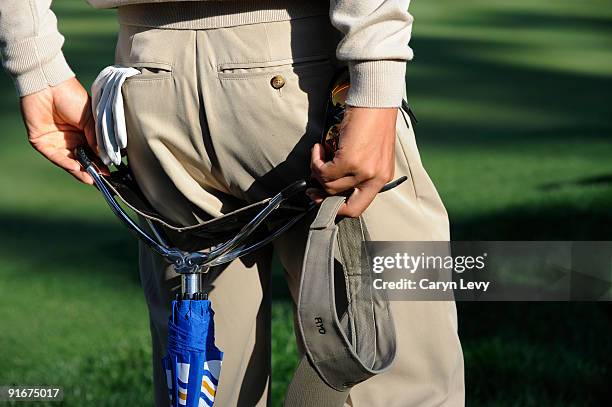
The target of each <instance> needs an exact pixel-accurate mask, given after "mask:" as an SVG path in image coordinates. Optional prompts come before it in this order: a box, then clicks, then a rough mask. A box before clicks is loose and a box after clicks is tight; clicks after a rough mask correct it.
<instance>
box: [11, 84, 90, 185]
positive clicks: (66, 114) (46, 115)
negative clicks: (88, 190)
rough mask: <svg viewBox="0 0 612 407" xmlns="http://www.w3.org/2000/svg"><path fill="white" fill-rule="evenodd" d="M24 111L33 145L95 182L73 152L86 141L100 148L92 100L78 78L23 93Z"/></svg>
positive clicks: (73, 171) (75, 173)
mask: <svg viewBox="0 0 612 407" xmlns="http://www.w3.org/2000/svg"><path fill="white" fill-rule="evenodd" d="M21 114H22V115H23V121H24V123H25V127H26V130H27V132H28V140H29V141H30V144H31V145H32V147H34V149H36V150H37V151H38V152H39V153H41V154H42V155H43V156H45V157H46V158H47V159H48V160H49V161H51V162H52V163H53V164H55V165H57V166H58V167H60V168H63V169H64V170H66V171H68V172H69V173H70V174H72V176H74V177H75V178H76V179H78V180H80V181H81V182H84V183H86V184H93V179H92V178H91V176H90V175H89V174H88V173H87V172H86V171H84V170H83V168H81V165H80V164H79V162H78V161H77V160H76V159H75V156H74V149H75V148H76V147H78V146H81V145H84V144H89V146H90V147H91V149H92V150H93V151H94V152H96V151H97V149H96V135H95V124H94V118H93V115H92V113H91V100H90V97H89V95H88V94H87V91H86V90H85V89H84V88H83V86H81V84H80V83H79V81H78V80H77V79H76V78H71V79H68V80H67V81H64V82H62V83H60V84H59V85H57V86H53V87H49V88H46V89H44V90H41V91H39V92H36V93H33V94H31V95H27V96H24V97H22V98H21Z"/></svg>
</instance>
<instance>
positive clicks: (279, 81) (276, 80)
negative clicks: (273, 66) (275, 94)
mask: <svg viewBox="0 0 612 407" xmlns="http://www.w3.org/2000/svg"><path fill="white" fill-rule="evenodd" d="M270 85H272V87H273V88H274V89H280V88H282V87H283V86H285V78H284V77H283V75H276V76H275V77H273V78H272V79H271V80H270Z"/></svg>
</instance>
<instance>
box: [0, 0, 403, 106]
mask: <svg viewBox="0 0 612 407" xmlns="http://www.w3.org/2000/svg"><path fill="white" fill-rule="evenodd" d="M87 1H88V3H90V4H91V5H92V6H94V7H96V8H114V7H118V13H117V15H118V18H119V22H120V23H121V24H131V25H141V26H148V27H158V28H168V29H207V28H218V27H230V26H236V25H242V24H253V23H258V22H271V21H283V20H289V19H292V18H300V17H307V16H313V15H324V14H327V13H329V16H330V18H331V22H332V24H333V25H334V26H335V27H336V28H337V29H338V30H339V31H340V32H342V33H343V34H344V38H343V40H342V41H341V42H340V44H339V45H338V49H337V57H338V59H340V60H342V61H347V63H348V65H349V70H350V74H351V80H352V83H353V86H352V87H351V91H350V93H349V97H348V102H349V103H350V104H351V105H353V106H364V107H397V106H399V105H400V103H401V99H402V95H403V92H404V88H405V85H404V76H405V71H406V61H408V60H410V59H412V50H411V49H410V47H409V46H408V41H409V40H410V33H411V29H412V16H411V15H410V14H409V13H408V5H409V3H410V0H222V1H215V0H188V1H186V2H176V1H172V0H87ZM153 3H155V4H153ZM202 3H206V4H202ZM50 6H51V0H0V53H1V54H2V63H3V65H4V68H5V69H6V70H7V71H8V72H9V74H10V75H11V76H12V77H13V79H14V81H15V84H16V87H17V92H18V93H19V95H22V96H23V95H28V94H31V93H34V92H37V91H39V90H42V89H44V88H46V87H48V86H55V85H57V84H59V83H61V82H63V81H65V80H66V79H69V78H71V77H72V76H74V73H73V72H72V70H71V69H70V67H69V65H68V63H67V62H66V60H65V59H64V56H63V54H62V45H63V43H64V37H63V36H62V35H61V34H60V33H59V31H58V29H57V20H56V18H55V15H54V14H53V12H52V11H51V10H50Z"/></svg>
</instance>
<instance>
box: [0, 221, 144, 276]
mask: <svg viewBox="0 0 612 407" xmlns="http://www.w3.org/2000/svg"><path fill="white" fill-rule="evenodd" d="M0 229H1V230H2V234H1V235H0V259H2V260H1V261H2V263H3V264H4V265H5V266H6V265H9V266H10V264H18V268H19V269H20V270H30V271H36V273H45V272H49V271H50V272H55V271H56V270H58V269H60V270H62V272H64V273H76V274H82V273H91V272H99V273H104V275H105V276H107V277H108V276H116V277H120V278H121V279H122V280H125V279H126V276H129V277H128V278H127V279H128V280H129V281H132V282H133V283H134V284H137V285H139V284H140V282H139V277H138V270H137V267H136V264H137V245H136V242H135V240H134V239H133V238H132V237H131V235H130V234H129V233H128V232H127V231H126V230H125V229H124V228H122V227H121V225H119V224H118V222H117V221H116V220H115V219H113V218H112V217H109V218H107V219H106V220H104V219H100V220H91V221H86V220H82V219H72V218H50V217H47V216H44V214H43V215H41V216H40V217H31V216H25V215H21V214H18V213H6V212H2V211H0ZM130 265H131V266H130Z"/></svg>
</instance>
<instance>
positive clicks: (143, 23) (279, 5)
mask: <svg viewBox="0 0 612 407" xmlns="http://www.w3.org/2000/svg"><path fill="white" fill-rule="evenodd" d="M328 13H329V2H328V1H326V0H239V1H186V2H170V3H148V4H133V5H126V6H121V7H119V9H118V12H117V17H118V19H119V23H120V24H122V25H133V26H140V27H153V28H162V29H174V30H205V29H213V28H222V27H234V26H239V25H246V24H257V23H265V22H273V21H286V20H293V19H296V18H304V17H312V16H321V15H327V14H328Z"/></svg>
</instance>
